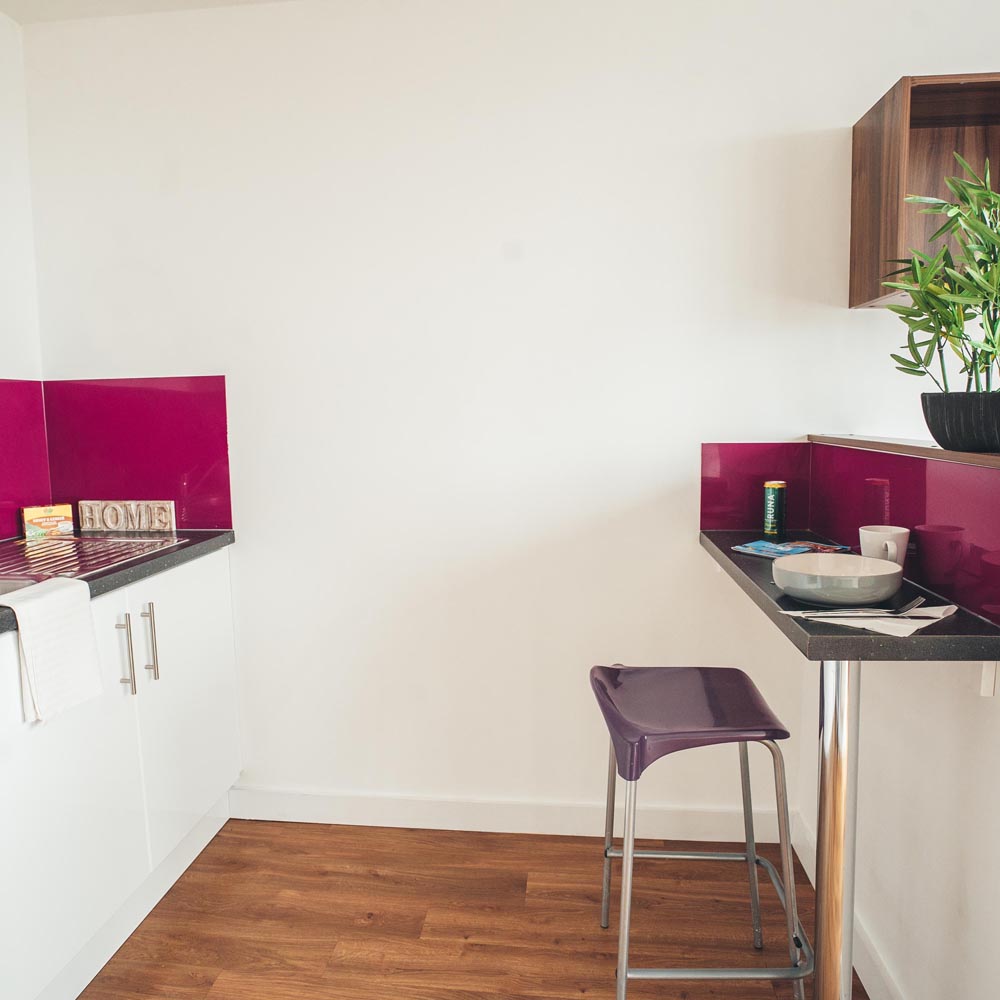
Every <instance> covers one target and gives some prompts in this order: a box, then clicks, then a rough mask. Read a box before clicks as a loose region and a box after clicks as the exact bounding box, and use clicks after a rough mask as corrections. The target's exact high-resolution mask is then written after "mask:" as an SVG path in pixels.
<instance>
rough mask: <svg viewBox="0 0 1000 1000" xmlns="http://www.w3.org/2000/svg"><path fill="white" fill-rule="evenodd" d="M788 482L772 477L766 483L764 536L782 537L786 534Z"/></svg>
mask: <svg viewBox="0 0 1000 1000" xmlns="http://www.w3.org/2000/svg"><path fill="white" fill-rule="evenodd" d="M787 492H788V483H786V482H785V481H784V480H783V479H770V480H768V481H767V482H766V483H764V537H765V538H770V539H781V538H783V537H784V535H785V495H786V494H787Z"/></svg>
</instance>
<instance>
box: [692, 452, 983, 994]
mask: <svg viewBox="0 0 1000 1000" xmlns="http://www.w3.org/2000/svg"><path fill="white" fill-rule="evenodd" d="M828 442H829V443H828ZM883 447H885V446H884V445H883V444H882V443H881V442H878V443H874V442H855V441H852V440H849V439H828V438H827V439H817V438H813V439H811V440H808V441H802V442H785V443H778V444H724V445H718V444H707V445H704V446H703V451H702V513H701V526H702V531H701V534H700V541H701V545H702V547H703V548H704V549H705V550H706V551H707V552H708V554H709V555H710V556H711V557H712V558H713V559H714V560H715V561H716V563H718V565H719V566H720V567H721V568H722V569H723V570H724V571H725V572H726V573H727V574H728V575H729V576H730V577H731V578H732V579H733V580H734V581H735V582H736V584H737V585H738V586H739V587H740V589H741V590H742V591H743V592H744V593H745V594H746V595H747V596H748V597H749V598H750V600H752V601H753V602H754V604H755V605H756V606H757V607H758V608H759V609H760V610H761V611H763V612H764V614H765V615H767V617H768V618H769V619H770V620H771V621H772V622H773V623H774V624H775V625H776V626H777V627H778V628H779V629H780V630H781V632H782V633H783V634H784V635H785V636H786V637H787V638H788V639H790V640H791V641H792V642H793V643H794V644H795V646H796V648H797V649H798V650H799V651H800V652H801V653H802V655H803V656H805V657H806V659H808V660H812V661H819V663H820V705H819V769H820V774H819V789H818V821H817V844H816V932H815V954H816V970H815V993H814V996H815V1000H851V983H852V968H853V947H852V946H853V928H854V860H855V840H856V826H857V812H856V810H857V775H858V734H859V724H860V717H859V708H860V694H861V665H862V663H864V662H866V661H869V662H871V661H876V662H885V661H905V660H909V661H938V662H955V661H979V660H981V661H984V662H989V661H998V660H1000V624H997V623H996V622H994V621H993V620H991V619H992V618H996V617H998V616H997V611H998V610H1000V608H998V606H997V604H996V603H995V602H996V580H995V579H994V573H993V569H992V567H993V563H994V562H995V558H996V556H997V552H996V549H997V548H1000V545H998V544H997V543H996V541H995V540H994V537H993V536H994V533H995V530H996V529H995V526H994V525H993V524H992V517H991V516H989V515H986V514H984V513H983V512H984V511H992V509H993V507H992V503H990V500H989V498H990V495H991V493H992V491H993V490H995V489H996V488H997V487H998V486H1000V478H998V477H1000V470H997V469H995V467H990V466H988V465H986V464H985V463H983V464H980V463H979V462H978V461H976V462H975V464H973V462H972V461H969V460H963V459H969V458H970V457H969V456H960V455H957V454H956V453H951V452H944V451H941V450H940V449H936V450H935V449H930V448H922V449H919V450H918V449H912V450H910V449H907V448H905V447H903V446H901V445H895V446H893V448H892V450H890V449H889V448H888V447H885V450H884V451H883V450H882V449H883ZM991 458H992V456H991ZM776 475H781V477H782V478H783V479H785V480H787V481H788V482H789V484H790V487H791V489H790V492H791V494H792V495H791V496H790V497H789V511H790V520H789V525H788V538H789V539H794V540H796V541H800V540H801V541H814V542H826V543H829V542H831V541H835V542H837V543H840V544H846V545H851V544H855V545H856V543H857V531H858V527H859V526H860V525H863V524H866V523H873V524H884V523H896V524H904V525H906V526H907V527H914V528H915V530H916V531H917V533H918V542H917V546H916V551H915V552H914V553H913V554H911V555H910V556H908V557H907V558H908V559H909V561H908V562H907V564H906V578H905V579H904V582H903V586H902V589H901V590H900V591H899V592H898V593H897V594H896V595H895V597H893V598H892V599H891V600H890V601H889V602H887V604H886V607H888V608H892V607H900V606H902V605H904V604H906V603H907V602H909V601H911V600H912V599H914V598H915V597H919V596H923V597H925V598H927V600H928V603H937V604H948V603H950V604H954V605H957V606H958V610H957V611H956V612H955V614H953V615H951V616H949V617H947V618H943V619H941V620H940V621H936V622H933V623H932V624H930V625H928V626H927V627H926V628H923V629H921V630H920V631H918V632H916V633H914V634H913V635H911V636H907V637H901V636H893V635H881V634H877V633H875V632H867V631H864V630H857V629H854V628H848V627H845V626H842V625H838V624H835V623H834V622H831V621H809V620H805V619H803V618H797V617H790V616H789V615H787V614H785V613H784V612H785V611H787V610H790V609H793V608H796V607H801V605H798V604H797V603H796V602H795V601H794V600H792V599H791V598H789V597H787V596H785V595H784V594H783V593H782V591H781V590H780V589H779V588H778V587H777V586H776V585H775V584H774V582H773V579H772V568H773V563H772V562H771V561H770V560H769V559H764V558H760V557H759V556H753V555H743V554H740V553H737V552H733V551H732V548H733V546H734V545H744V544H746V543H748V542H752V541H754V540H757V539H760V538H761V537H762V531H761V527H760V524H761V515H762V501H761V499H760V492H761V491H760V487H761V485H762V484H763V482H764V481H766V480H767V479H772V478H775V477H776ZM956 479H962V480H963V481H962V484H961V486H962V488H961V489H951V490H949V489H947V488H944V487H946V486H947V485H949V484H951V485H953V484H954V481H955V480H956ZM993 495H995V494H993ZM945 514H947V515H950V516H949V517H948V518H947V519H948V520H950V521H952V522H953V523H954V527H953V528H951V530H952V531H953V532H961V533H962V534H961V536H960V537H961V538H962V541H961V544H960V548H959V549H958V555H959V556H960V558H957V559H956V560H955V564H954V566H952V567H950V568H949V573H948V574H947V575H945V574H942V573H941V572H940V565H939V560H937V559H935V558H932V556H933V555H934V553H933V551H932V550H931V549H930V546H926V545H925V551H924V552H923V553H921V551H920V545H921V542H920V540H919V533H920V529H921V528H924V529H926V528H929V527H936V526H930V525H926V524H924V525H919V524H918V522H922V521H932V520H942V521H943V520H946V517H945V516H944V515H945ZM949 527H950V526H949ZM923 537H927V536H926V535H924V536H923ZM914 576H915V577H917V579H916V580H915V579H913V578H912V577H914ZM928 578H931V579H932V580H933V583H929V582H928Z"/></svg>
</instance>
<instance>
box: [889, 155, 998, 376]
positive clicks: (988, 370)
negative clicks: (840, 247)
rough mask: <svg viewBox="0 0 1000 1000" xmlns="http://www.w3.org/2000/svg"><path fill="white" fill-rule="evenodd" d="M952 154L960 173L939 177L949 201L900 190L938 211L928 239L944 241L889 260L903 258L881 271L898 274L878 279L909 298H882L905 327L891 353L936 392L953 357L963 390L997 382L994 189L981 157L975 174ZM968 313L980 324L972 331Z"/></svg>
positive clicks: (898, 364)
mask: <svg viewBox="0 0 1000 1000" xmlns="http://www.w3.org/2000/svg"><path fill="white" fill-rule="evenodd" d="M955 159H956V160H957V161H958V163H959V165H960V166H961V167H962V170H963V171H964V172H965V174H966V175H967V176H965V177H946V178H945V184H946V185H947V187H948V190H949V192H950V193H951V195H952V198H953V200H952V201H948V200H946V199H943V198H930V197H926V196H923V195H910V196H908V197H907V198H906V201H907V202H911V203H914V204H920V205H924V206H925V207H924V209H923V210H922V211H923V213H924V214H930V215H943V216H944V217H945V220H944V223H943V224H942V225H941V227H940V228H939V229H938V230H937V232H935V233H934V235H933V236H932V237H931V239H930V242H931V244H935V243H937V242H938V241H942V240H943V241H945V242H943V243H942V245H941V246H940V248H939V249H938V250H937V252H936V253H933V255H932V254H931V252H928V253H921V252H920V251H916V250H915V251H914V252H913V256H912V257H911V258H910V259H909V260H901V261H895V262H894V263H898V264H903V265H904V266H903V267H902V268H900V269H899V270H898V271H895V272H893V273H892V274H891V275H889V278H902V280H895V281H892V280H887V281H884V282H883V283H882V284H883V285H884V286H885V287H887V288H895V289H898V290H899V291H903V292H906V293H907V295H908V296H909V298H910V305H891V306H889V308H890V309H891V310H892V311H893V312H894V313H896V315H898V316H899V317H900V319H901V320H902V321H903V322H904V323H905V324H906V328H907V337H906V345H905V346H904V347H902V348H900V353H898V354H892V355H891V357H892V360H893V361H895V362H896V368H897V370H898V371H901V372H904V373H905V374H907V375H916V376H919V377H928V376H929V377H930V378H931V380H932V381H933V382H934V383H935V385H937V387H938V388H939V389H941V390H942V391H943V392H949V391H950V385H949V382H948V362H949V361H950V360H951V359H956V360H957V363H958V366H959V372H960V374H962V375H964V376H965V391H966V392H972V391H974V392H992V391H994V381H996V382H997V383H998V385H997V387H998V388H1000V192H996V191H994V190H993V188H992V185H991V182H990V164H989V160H987V161H986V163H985V166H984V169H983V174H982V176H981V177H980V176H979V175H978V174H976V172H975V171H974V170H973V169H972V167H970V166H969V164H968V163H966V161H965V160H964V159H962V157H961V156H959V154H958V153H955ZM952 244H953V245H954V247H955V250H954V252H953V251H952V248H951V245H952ZM976 320H978V322H979V331H980V332H978V333H972V332H970V330H969V323H970V322H972V321H976ZM904 352H905V353H904ZM952 363H954V361H952ZM994 370H996V372H997V378H996V379H995V378H994ZM935 372H936V373H937V374H935Z"/></svg>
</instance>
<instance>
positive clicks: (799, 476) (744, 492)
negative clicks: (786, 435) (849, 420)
mask: <svg viewBox="0 0 1000 1000" xmlns="http://www.w3.org/2000/svg"><path fill="white" fill-rule="evenodd" d="M810 448H811V445H810V444H809V442H808V441H790V442H789V441H786V442H778V443H774V444H703V445H702V446H701V527H702V530H704V531H708V530H712V529H725V528H732V529H742V528H746V529H752V528H760V529H761V530H762V531H763V528H764V482H765V480H768V479H784V480H785V481H786V482H787V483H788V501H787V504H788V506H787V515H786V516H787V524H788V527H789V528H808V527H809V461H810Z"/></svg>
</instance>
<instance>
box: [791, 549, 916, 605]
mask: <svg viewBox="0 0 1000 1000" xmlns="http://www.w3.org/2000/svg"><path fill="white" fill-rule="evenodd" d="M772 567H773V568H772V573H773V576H774V582H775V583H776V584H777V585H778V586H779V587H780V588H781V589H782V590H783V591H784V592H785V593H786V594H788V596H789V597H795V598H798V599H799V600H800V601H808V602H810V603H812V604H831V605H837V606H839V607H847V606H851V607H853V606H855V605H865V604H877V603H878V602H879V601H884V600H886V598H889V597H892V595H893V594H895V593H896V591H897V590H899V588H900V587H901V586H902V585H903V567H902V566H897V565H896V563H894V562H889V560H888V559H869V558H868V557H867V556H854V555H848V554H847V553H841V552H803V553H801V554H800V555H797V556H782V557H781V558H780V559H775V560H774V563H773V564H772Z"/></svg>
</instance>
